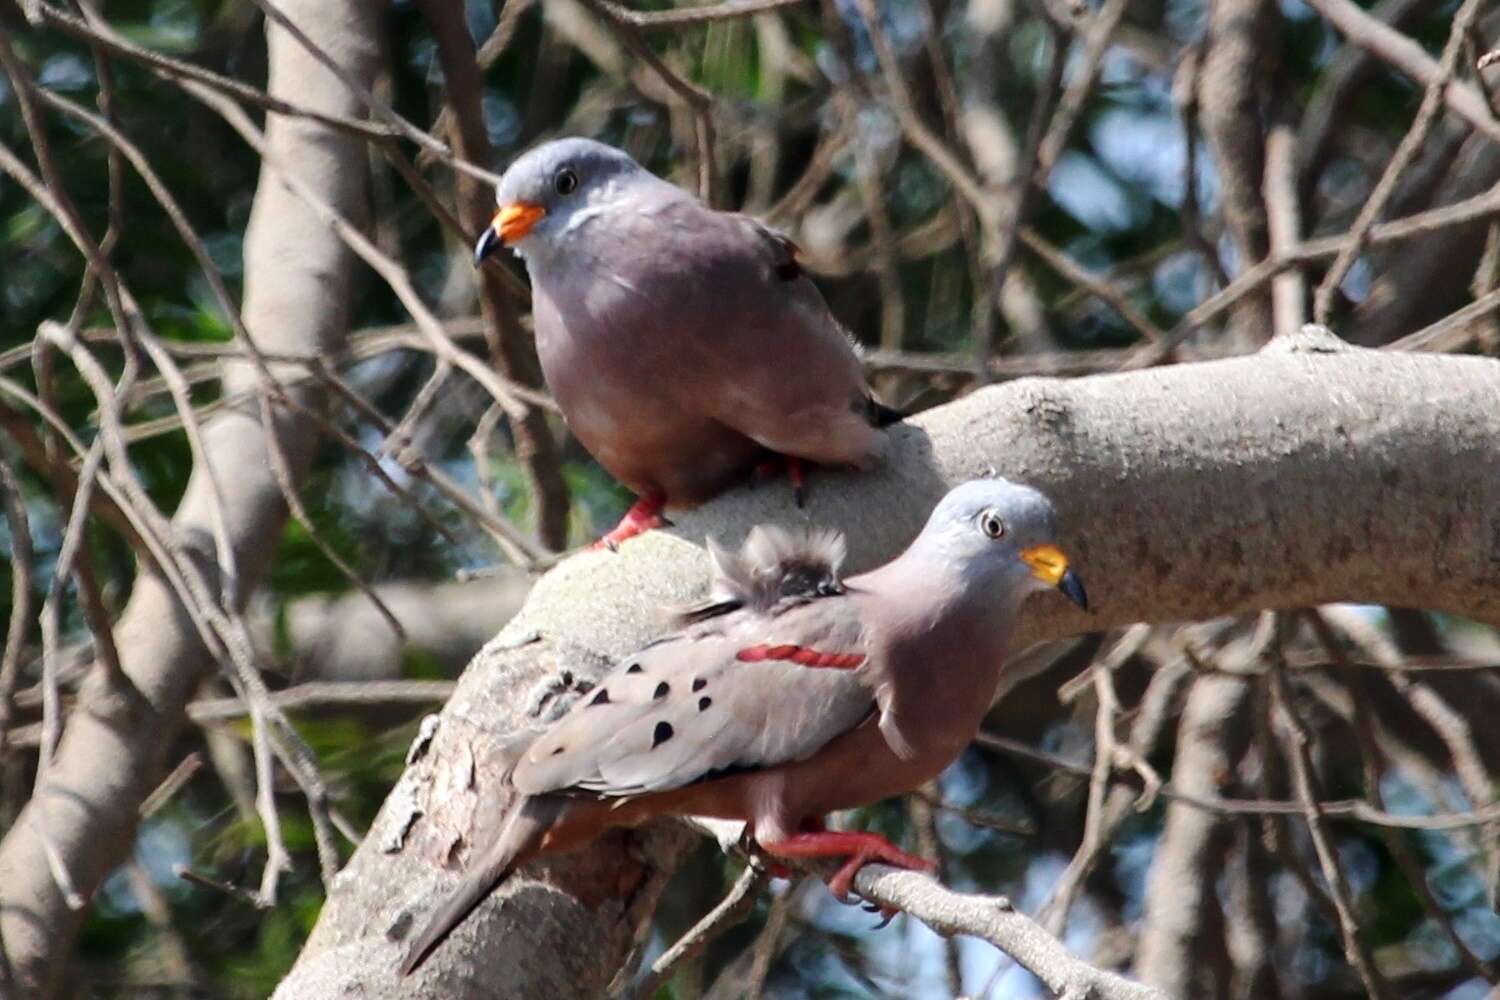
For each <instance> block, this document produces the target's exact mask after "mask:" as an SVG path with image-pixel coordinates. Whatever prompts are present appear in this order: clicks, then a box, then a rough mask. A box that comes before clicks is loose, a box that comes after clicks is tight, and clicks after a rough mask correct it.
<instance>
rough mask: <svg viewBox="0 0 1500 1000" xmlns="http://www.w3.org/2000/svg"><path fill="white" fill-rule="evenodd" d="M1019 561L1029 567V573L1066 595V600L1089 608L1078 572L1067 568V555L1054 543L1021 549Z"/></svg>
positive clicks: (1085, 608) (1087, 597)
mask: <svg viewBox="0 0 1500 1000" xmlns="http://www.w3.org/2000/svg"><path fill="white" fill-rule="evenodd" d="M1021 561H1022V562H1024V563H1025V564H1026V565H1027V566H1030V567H1031V575H1032V576H1034V577H1036V578H1037V579H1038V580H1040V581H1042V582H1043V583H1045V584H1046V585H1047V586H1049V587H1056V588H1057V589H1058V590H1060V591H1062V592H1063V593H1064V594H1066V595H1068V600H1070V601H1072V602H1073V603H1074V604H1076V605H1078V606H1079V607H1080V608H1082V609H1083V610H1085V611H1087V610H1088V609H1089V595H1088V593H1087V592H1085V591H1084V589H1083V581H1082V580H1080V579H1079V578H1078V574H1077V573H1075V572H1073V571H1072V570H1071V569H1069V568H1068V557H1067V556H1065V555H1063V554H1062V549H1059V548H1058V547H1057V546H1056V545H1037V546H1033V547H1032V548H1029V549H1022V550H1021Z"/></svg>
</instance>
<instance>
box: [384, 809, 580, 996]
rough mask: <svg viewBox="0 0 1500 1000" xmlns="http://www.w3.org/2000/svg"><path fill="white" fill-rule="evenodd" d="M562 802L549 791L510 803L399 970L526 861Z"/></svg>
mask: <svg viewBox="0 0 1500 1000" xmlns="http://www.w3.org/2000/svg"><path fill="white" fill-rule="evenodd" d="M565 804H566V800H564V799H561V798H558V797H556V796H551V795H539V796H526V797H524V798H522V799H521V800H520V801H519V802H517V803H516V805H515V807H514V808H513V809H512V810H511V812H510V815H509V816H508V817H507V818H506V820H505V823H504V824H503V825H502V826H501V828H500V835H499V836H497V837H496V838H495V841H494V843H492V844H491V845H490V846H489V849H488V850H486V851H485V853H484V854H483V855H481V856H480V857H479V858H478V859H477V860H476V861H475V863H474V864H473V865H472V866H471V867H470V869H469V870H468V871H467V872H465V873H464V877H463V881H462V882H460V883H459V886H458V888H457V889H456V890H455V891H454V892H453V894H452V895H451V896H449V897H448V898H447V899H446V900H444V901H443V902H442V904H441V905H440V906H438V908H437V909H436V910H434V911H433V913H432V916H431V917H429V918H428V920H427V923H426V924H425V925H424V926H423V928H422V930H421V932H420V933H418V934H417V935H416V936H415V937H413V938H412V939H411V944H410V945H409V946H408V948H407V950H406V957H405V958H404V959H403V960H402V962H401V974H402V975H403V976H409V975H411V974H412V973H413V972H415V971H416V970H417V969H418V968H419V967H420V966H421V964H422V963H423V962H425V961H427V958H428V956H429V955H431V954H432V953H433V951H434V950H435V949H436V948H437V946H438V945H440V944H442V943H443V941H444V940H445V939H446V938H447V937H448V935H449V934H451V933H453V930H454V928H456V927H457V926H458V925H459V924H461V923H463V921H464V918H465V917H467V916H468V915H469V914H470V913H472V912H473V911H474V908H475V907H477V906H478V905H479V904H480V903H482V902H484V899H485V897H486V896H488V895H489V894H490V893H491V892H492V891H493V890H494V889H495V887H496V886H498V885H499V884H500V883H501V882H503V881H505V878H506V876H508V875H509V874H510V873H511V872H513V871H515V869H516V868H517V867H518V866H519V865H521V864H523V863H524V862H526V861H527V860H529V859H530V858H531V857H532V856H533V855H534V854H535V853H536V850H537V847H538V846H539V845H540V844H541V840H542V836H543V835H544V834H545V833H546V832H547V831H548V830H549V829H550V828H551V827H552V824H553V823H555V822H556V821H557V817H558V814H559V813H560V812H561V811H562V809H563V806H564V805H565Z"/></svg>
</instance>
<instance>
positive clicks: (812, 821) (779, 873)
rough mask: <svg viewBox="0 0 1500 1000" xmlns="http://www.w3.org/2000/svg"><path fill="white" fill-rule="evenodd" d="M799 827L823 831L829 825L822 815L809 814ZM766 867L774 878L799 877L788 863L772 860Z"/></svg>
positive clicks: (807, 831) (808, 830)
mask: <svg viewBox="0 0 1500 1000" xmlns="http://www.w3.org/2000/svg"><path fill="white" fill-rule="evenodd" d="M797 829H799V830H801V831H802V832H803V833H822V832H823V831H824V830H827V829H828V827H827V825H826V824H825V823H824V822H823V817H822V816H808V817H806V818H804V819H803V820H802V822H801V823H800V824H798V826H797ZM761 846H762V847H764V846H765V845H764V844H762V845H761ZM766 867H767V870H768V871H770V873H771V875H772V877H773V878H796V877H797V873H796V872H794V871H792V870H791V869H790V868H788V867H787V866H786V865H783V864H779V863H777V862H775V861H772V862H771V863H770V864H769V865H767V866H766Z"/></svg>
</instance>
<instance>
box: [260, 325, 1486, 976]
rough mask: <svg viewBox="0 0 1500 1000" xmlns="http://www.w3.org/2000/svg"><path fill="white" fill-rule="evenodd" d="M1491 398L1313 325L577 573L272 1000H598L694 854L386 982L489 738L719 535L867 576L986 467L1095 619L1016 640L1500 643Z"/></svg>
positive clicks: (1081, 383)
mask: <svg viewBox="0 0 1500 1000" xmlns="http://www.w3.org/2000/svg"><path fill="white" fill-rule="evenodd" d="M1497 398H1500V362H1497V361H1494V360H1490V359H1484V358H1472V357H1449V356H1431V355H1413V354H1396V353H1382V352H1377V351H1368V350H1363V349H1357V348H1349V347H1347V346H1345V345H1344V344H1342V343H1341V342H1340V341H1338V340H1337V339H1335V338H1334V337H1333V336H1332V335H1331V334H1329V333H1327V332H1326V331H1324V330H1322V329H1321V328H1313V327H1309V328H1305V329H1304V331H1302V332H1301V333H1299V334H1296V335H1294V336H1289V337H1283V338H1278V339H1277V340H1274V341H1272V342H1271V343H1270V344H1269V345H1268V346H1267V348H1266V349H1265V350H1263V351H1261V352H1260V353H1259V354H1256V355H1253V356H1249V357H1244V358H1238V359H1234V360H1228V361H1219V362H1210V363H1205V364H1199V365H1180V366H1176V367H1169V368H1158V369H1151V370H1146V371H1139V372H1132V373H1128V374H1120V375H1105V376H1096V377H1091V378H1081V379H1074V380H1071V381H1062V380H1054V379H1022V380H1018V381H1015V382H1011V383H1008V384H1005V385H1003V386H998V387H995V388H990V389H985V390H982V391H979V392H976V393H974V394H972V395H970V396H968V397H966V398H964V399H962V400H960V401H958V402H955V403H952V404H950V405H947V406H944V407H941V408H939V409H936V410H933V411H930V412H928V413H926V414H923V415H922V416H921V417H919V418H916V419H914V420H912V421H910V422H908V423H907V424H906V425H904V426H901V427H898V428H896V429H895V430H894V431H893V433H892V440H891V446H890V448H889V451H888V454H887V457H886V461H885V462H884V464H883V465H882V467H881V468H880V470H878V471H877V472H875V473H872V474H867V475H854V474H848V475H842V474H835V473H819V474H817V475H816V476H815V478H814V479H813V480H812V483H811V487H812V489H811V498H810V501H809V503H808V506H807V509H806V510H805V511H798V510H797V509H796V508H794V507H793V506H792V504H791V502H790V497H789V496H788V494H787V492H786V490H785V488H784V487H779V486H762V487H760V488H759V489H758V490H748V489H747V490H742V491H738V492H736V493H733V494H731V495H729V496H726V497H723V498H721V499H720V500H718V501H716V502H714V503H712V504H710V505H708V506H706V507H704V508H701V509H699V510H696V511H691V512H686V513H683V514H681V515H679V516H678V517H677V518H676V522H677V524H676V527H674V528H672V529H670V530H668V531H662V532H654V533H652V534H651V535H649V536H647V537H645V538H643V539H640V540H635V541H631V542H630V543H628V544H627V545H625V546H624V547H623V549H622V551H621V552H620V553H618V554H611V553H608V552H601V553H588V554H583V555H579V556H576V557H574V558H572V559H569V560H567V561H566V562H564V563H562V564H561V565H559V566H558V567H557V568H555V569H554V570H553V571H552V572H550V573H549V574H548V575H547V576H545V577H544V578H542V579H541V580H540V581H539V582H538V583H537V585H536V587H535V588H534V590H533V591H532V594H531V596H530V598H529V600H528V602H527V604H526V606H525V607H524V608H523V609H522V611H521V613H520V614H519V615H518V616H517V617H516V618H515V619H513V620H512V621H511V623H510V624H509V625H508V626H507V627H506V629H505V630H504V631H503V632H502V633H501V634H500V635H499V636H497V637H496V639H495V640H494V641H493V642H491V643H490V644H489V645H488V646H486V648H485V649H484V650H482V651H481V652H480V654H479V655H478V656H477V657H476V658H475V660H474V662H473V663H472V664H471V665H470V667H469V669H468V670H467V671H466V673H465V674H464V676H463V678H462V680H461V681H460V684H459V687H458V690H457V692H456V693H455V695H454V697H453V698H452V700H451V701H450V702H449V703H448V705H447V706H446V708H445V709H444V710H443V712H442V713H441V714H440V715H438V716H435V717H434V718H433V722H432V723H431V724H430V725H429V727H426V728H427V731H428V736H427V737H426V738H424V739H423V740H422V741H420V742H419V745H418V746H416V747H414V748H413V754H412V761H413V762H412V765H411V766H410V767H409V768H408V770H407V773H406V774H405V775H403V777H402V779H401V780H400V781H399V782H398V784H397V786H396V788H395V789H394V790H393V791H392V793H391V796H390V798H389V799H388V800H387V802H386V804H385V806H384V808H383V809H382V811H381V814H380V816H379V817H378V818H377V820H376V822H375V824H374V826H373V827H372V829H371V830H370V832H369V834H368V835H367V837H366V838H365V841H364V843H363V844H362V845H361V846H360V848H359V850H358V851H357V852H356V854H355V856H354V858H353V859H352V860H351V861H350V863H349V865H348V866H347V867H346V869H345V871H344V872H343V873H342V874H341V876H340V878H339V880H338V882H337V884H336V886H335V888H334V891H333V892H332V894H331V895H330V896H329V899H328V902H327V904H326V905H325V907H324V909H323V912H322V915H321V918H320V920H319V923H318V926H317V928H316V929H315V930H314V932H313V935H312V937H311V938H310V940H309V941H308V944H307V946H306V947H305V949H304V951H303V953H302V956H301V958H300V959H299V961H298V963H297V965H296V966H295V967H294V969H293V970H292V972H291V973H290V974H289V975H288V977H287V978H286V979H285V980H284V981H283V983H282V984H281V987H280V989H279V990H278V992H277V996H279V997H283V998H292V997H326V996H338V995H360V996H367V997H395V996H403V997H414V996H429V997H436V996H497V997H516V996H546V997H549V998H564V997H586V996H595V995H597V994H598V993H599V992H600V990H601V988H602V987H603V986H604V985H605V984H606V983H607V982H608V981H609V980H610V979H611V977H612V976H613V975H614V974H615V972H616V971H617V969H618V968H619V966H620V965H621V963H622V962H624V961H625V960H626V959H627V958H628V956H629V954H630V943H631V939H632V934H633V931H634V928H635V924H636V921H637V920H639V919H641V918H643V917H644V916H645V914H646V913H647V912H648V911H649V908H650V906H651V904H652V902H653V899H654V896H655V894H656V891H657V890H658V889H659V887H660V885H661V882H662V876H661V872H660V869H661V867H663V866H665V867H667V868H669V867H670V866H671V864H672V863H673V860H674V858H675V857H676V854H677V852H678V850H680V848H681V841H680V839H673V838H672V837H670V836H669V835H667V834H664V833H660V832H657V833H631V834H624V833H620V834H615V835H612V836H611V837H609V838H607V839H606V840H605V841H603V842H602V843H601V844H599V845H598V846H597V847H596V848H594V849H592V850H591V851H589V852H587V853H585V854H582V855H578V856H575V857H571V858H567V859H562V860H559V861H554V862H550V863H548V864H546V865H545V866H541V867H543V868H544V869H545V870H544V871H541V872H539V871H538V870H537V869H536V868H532V869H528V870H526V871H525V872H523V873H522V874H521V875H520V876H517V877H515V878H513V879H512V880H510V882H508V883H507V885H506V886H505V887H504V888H503V889H502V890H501V892H500V893H498V894H497V897H496V898H494V899H491V900H490V901H488V902H487V903H486V904H484V905H483V906H481V907H480V909H479V910H478V911H477V912H476V914H475V916H474V917H472V918H470V921H469V922H468V923H467V924H466V925H465V926H464V927H463V928H462V929H460V930H459V931H458V932H457V933H456V934H455V935H454V937H453V938H451V939H450V940H449V942H448V943H447V944H446V945H445V946H444V947H443V948H442V949H441V950H440V951H439V952H438V953H437V954H436V955H434V956H433V958H432V959H431V960H430V961H429V962H428V964H427V965H426V966H425V967H424V969H423V970H422V972H421V973H420V974H419V975H418V976H416V977H414V978H413V979H412V980H411V981H410V982H403V981H401V980H399V979H398V978H397V976H396V973H395V970H396V965H397V962H398V960H399V956H400V954H401V951H402V949H403V947H404V939H405V937H406V935H408V934H409V933H410V932H411V930H412V925H413V923H414V922H416V921H419V920H420V919H421V918H422V917H423V916H424V915H425V914H426V913H427V912H428V910H429V909H430V908H431V907H432V906H433V905H434V904H435V902H436V901H437V900H438V899H439V898H440V897H441V896H442V894H443V893H445V892H446V891H447V890H448V889H449V888H450V887H451V884H452V881H453V879H454V872H455V871H456V870H457V868H458V867H460V866H461V864H462V862H463V860H464V859H465V857H466V856H467V855H468V853H469V852H470V851H471V850H472V845H473V843H474V842H475V841H477V840H482V839H483V838H484V837H485V835H486V832H487V831H489V830H492V829H493V828H494V823H495V822H496V819H497V817H498V816H499V815H500V814H501V812H502V811H503V809H504V805H505V803H504V801H503V793H502V792H501V791H500V790H499V789H498V788H497V787H496V783H495V780H494V778H493V777H492V775H493V773H494V768H493V762H494V760H495V757H496V751H497V748H498V747H499V745H500V744H501V742H502V741H503V740H504V739H506V738H507V737H508V736H509V735H511V734H513V733H514V732H515V731H516V730H517V728H518V727H520V726H522V725H525V724H527V723H529V722H534V721H535V717H536V716H546V715H547V714H549V713H550V712H551V711H552V710H553V709H554V707H555V706H556V705H557V703H558V701H559V699H560V696H562V695H564V694H565V693H566V691H567V690H569V689H573V688H577V687H578V686H579V685H580V683H581V682H586V681H587V679H588V678H589V677H591V676H596V675H597V674H598V673H600V672H602V671H603V669H604V668H605V666H606V664H607V661H608V659H609V658H610V657H614V656H618V655H621V654H623V653H625V652H627V651H629V650H630V649H631V648H633V647H635V646H637V645H639V644H641V643H642V642H644V641H645V640H647V639H648V638H650V636H651V634H652V633H653V631H655V630H657V629H658V628H660V627H661V624H662V622H663V614H662V609H663V607H664V606H667V605H672V604H677V603H681V602H683V601H685V600H687V599H689V598H691V597H693V596H695V595H696V594H697V593H698V592H699V591H700V589H701V588H702V586H703V585H704V584H705V582H706V581H707V577H708V565H707V560H706V559H705V557H704V555H703V552H702V548H701V546H702V542H703V539H704V537H705V536H706V535H710V534H711V535H713V536H714V537H716V538H717V539H719V540H720V541H721V542H724V543H726V544H738V542H739V541H740V540H741V539H742V538H743V536H744V535H745V533H746V532H747V531H748V530H749V528H750V527H751V526H753V525H754V524H757V523H761V522H768V521H775V522H781V523H788V522H790V523H811V524H826V525H830V526H834V527H837V528H840V529H842V530H843V531H845V532H847V533H848V535H849V542H850V544H849V552H850V560H849V562H850V571H851V572H857V571H859V570H860V569H863V568H866V567H869V566H871V565H873V564H876V563H878V562H880V561H882V560H884V559H886V558H889V557H890V556H891V555H893V554H894V553H895V552H896V551H897V550H898V549H899V548H900V547H901V546H902V545H903V544H904V543H905V542H906V541H907V540H908V539H910V538H911V536H912V535H913V534H914V533H915V532H916V530H917V528H918V527H919V526H920V524H921V522H922V521H923V519H924V518H925V517H926V514H927V512H928V511H929V510H930V509H931V507H932V505H933V503H934V502H935V501H936V500H937V499H938V497H939V496H940V495H941V494H942V493H943V491H944V490H945V489H946V488H947V487H948V486H950V485H952V484H953V483H956V482H959V481H961V480H964V479H968V478H971V477H974V476H977V475H982V474H984V473H985V472H986V470H988V469H990V468H991V467H993V468H994V469H995V470H997V471H998V472H1000V473H1001V474H1002V475H1005V476H1008V477H1011V478H1014V479H1019V480H1024V481H1027V482H1030V483H1033V484H1035V485H1037V486H1039V487H1041V488H1043V489H1044V490H1046V491H1047V492H1048V493H1049V494H1050V495H1051V496H1052V497H1053V498H1054V500H1055V502H1056V504H1057V506H1058V509H1059V511H1060V513H1061V516H1062V523H1063V533H1062V544H1063V546H1064V548H1065V549H1066V550H1067V551H1068V552H1069V554H1070V555H1071V556H1072V557H1073V559H1074V560H1075V561H1076V564H1077V566H1078V568H1079V570H1080V572H1081V573H1082V575H1083V577H1084V579H1085V580H1086V581H1087V582H1088V585H1089V592H1090V597H1091V599H1092V600H1093V601H1094V604H1095V610H1094V612H1093V613H1092V614H1090V615H1084V614H1083V613H1081V612H1078V611H1076V610H1072V609H1071V608H1069V607H1068V606H1067V605H1066V602H1064V601H1061V600H1056V601H1053V600H1047V599H1044V598H1038V599H1036V601H1035V603H1034V605H1033V606H1032V607H1030V608H1029V610H1028V613H1027V622H1026V625H1025V627H1024V629H1023V634H1022V636H1021V639H1020V641H1021V642H1022V643H1025V642H1030V641H1036V640H1043V639H1051V638H1058V637H1061V636H1063V635H1066V634H1069V633H1074V632H1078V631H1081V630H1084V629H1098V628H1106V627H1110V626H1115V625H1123V624H1127V623H1132V622H1137V621H1148V622H1160V621H1175V620H1186V619H1194V618H1206V617H1211V616H1217V615H1225V614H1233V613H1238V612H1245V611H1250V610H1255V609H1260V608H1266V607H1296V606H1302V605H1308V604H1315V603H1321V602H1328V601H1343V600H1353V601H1368V602H1374V603H1381V604H1387V605H1396V606H1421V607H1427V608H1434V609H1439V610H1443V611H1448V612H1453V613H1457V614H1462V615H1467V616H1469V617H1472V618H1475V619H1479V620H1482V621H1486V622H1489V623H1492V624H1493V623H1500V477H1496V476H1495V475H1494V469H1495V468H1496V467H1497V462H1500V412H1497V410H1496V408H1495V406H1494V400H1495V399H1497ZM643 849H644V850H643ZM539 876H540V878H539Z"/></svg>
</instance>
